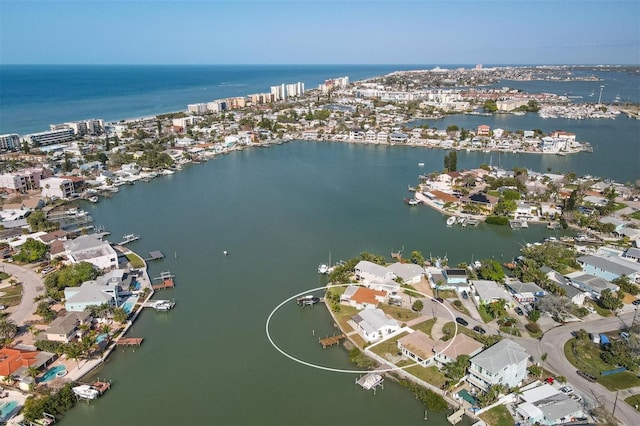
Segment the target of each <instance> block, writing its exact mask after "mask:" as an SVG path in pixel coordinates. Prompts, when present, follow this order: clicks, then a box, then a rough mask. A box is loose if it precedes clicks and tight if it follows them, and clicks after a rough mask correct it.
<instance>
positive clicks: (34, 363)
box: [0, 346, 55, 379]
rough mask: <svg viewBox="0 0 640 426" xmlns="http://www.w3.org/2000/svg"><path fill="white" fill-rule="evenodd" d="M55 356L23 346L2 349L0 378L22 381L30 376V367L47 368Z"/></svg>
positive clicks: (0, 352)
mask: <svg viewBox="0 0 640 426" xmlns="http://www.w3.org/2000/svg"><path fill="white" fill-rule="evenodd" d="M54 357H55V354H52V353H50V352H44V351H38V350H36V348H33V349H28V348H26V347H22V346H14V347H11V348H10V347H4V348H2V349H0V377H1V378H2V379H4V378H6V377H8V376H12V377H14V378H17V379H20V378H23V377H27V376H28V373H27V371H28V369H29V367H35V368H41V367H42V366H47V365H48V364H49V363H50V362H51V360H52V359H53V358H54Z"/></svg>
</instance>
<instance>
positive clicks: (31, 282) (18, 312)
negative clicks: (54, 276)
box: [0, 262, 44, 326]
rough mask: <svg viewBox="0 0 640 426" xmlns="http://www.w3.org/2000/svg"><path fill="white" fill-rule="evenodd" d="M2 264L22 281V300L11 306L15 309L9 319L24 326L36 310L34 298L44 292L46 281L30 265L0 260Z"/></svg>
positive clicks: (4, 268) (8, 271) (9, 272)
mask: <svg viewBox="0 0 640 426" xmlns="http://www.w3.org/2000/svg"><path fill="white" fill-rule="evenodd" d="M0 266H1V267H2V268H3V270H4V271H5V272H6V273H7V274H9V275H12V276H13V277H14V278H15V279H16V280H18V281H19V282H21V283H22V300H21V301H20V304H19V305H18V306H14V307H11V308H9V309H10V310H12V311H13V312H12V313H11V314H10V315H9V319H11V320H13V321H14V322H15V323H16V324H17V325H18V326H23V325H24V324H25V321H26V320H27V318H29V317H30V316H31V314H33V312H34V311H35V310H36V302H34V301H33V298H34V297H36V296H39V295H41V294H44V282H43V281H42V277H41V276H40V275H39V274H37V273H36V272H34V271H33V269H31V268H32V267H30V266H26V267H25V266H18V265H14V264H13V263H8V262H0Z"/></svg>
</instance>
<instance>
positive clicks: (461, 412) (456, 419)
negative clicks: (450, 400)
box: [447, 408, 464, 425]
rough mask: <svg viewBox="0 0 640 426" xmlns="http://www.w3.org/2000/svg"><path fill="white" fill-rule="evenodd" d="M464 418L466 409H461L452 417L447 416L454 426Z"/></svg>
mask: <svg viewBox="0 0 640 426" xmlns="http://www.w3.org/2000/svg"><path fill="white" fill-rule="evenodd" d="M463 417H464V408H461V409H459V410H458V411H456V412H455V413H453V414H451V415H450V416H447V421H448V422H449V423H451V424H452V425H455V424H456V423H458V422H460V421H462V418H463Z"/></svg>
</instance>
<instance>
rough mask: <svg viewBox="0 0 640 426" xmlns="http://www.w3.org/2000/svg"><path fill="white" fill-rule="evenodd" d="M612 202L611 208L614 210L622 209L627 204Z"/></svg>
mask: <svg viewBox="0 0 640 426" xmlns="http://www.w3.org/2000/svg"><path fill="white" fill-rule="evenodd" d="M613 204H614V206H613V210H614V211H618V210H622V209H624V208H625V207H627V205H626V204H625V203H617V202H616V203H613Z"/></svg>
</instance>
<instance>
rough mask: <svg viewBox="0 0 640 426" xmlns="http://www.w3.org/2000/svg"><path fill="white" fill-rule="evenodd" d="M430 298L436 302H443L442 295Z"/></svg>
mask: <svg viewBox="0 0 640 426" xmlns="http://www.w3.org/2000/svg"><path fill="white" fill-rule="evenodd" d="M431 300H433V301H434V302H436V301H437V302H440V303H444V299H443V298H442V297H434V298H433V299H431Z"/></svg>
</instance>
